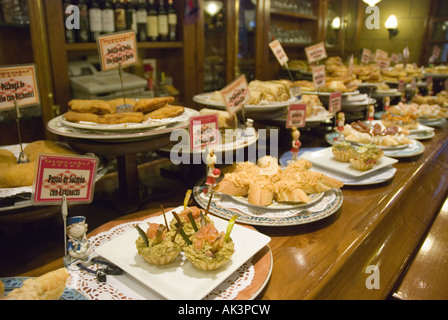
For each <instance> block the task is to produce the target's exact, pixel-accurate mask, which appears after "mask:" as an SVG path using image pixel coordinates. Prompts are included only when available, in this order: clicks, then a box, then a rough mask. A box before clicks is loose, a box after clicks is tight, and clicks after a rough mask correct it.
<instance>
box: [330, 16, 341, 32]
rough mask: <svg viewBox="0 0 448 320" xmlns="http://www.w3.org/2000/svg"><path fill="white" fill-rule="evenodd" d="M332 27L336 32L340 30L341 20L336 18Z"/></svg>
mask: <svg viewBox="0 0 448 320" xmlns="http://www.w3.org/2000/svg"><path fill="white" fill-rule="evenodd" d="M331 27H332V28H333V29H334V30H339V29H340V28H341V18H339V17H336V18H334V19H333V21H332V22H331Z"/></svg>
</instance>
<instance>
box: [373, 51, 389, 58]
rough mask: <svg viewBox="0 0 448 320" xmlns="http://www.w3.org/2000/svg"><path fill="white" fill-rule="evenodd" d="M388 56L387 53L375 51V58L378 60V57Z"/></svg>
mask: <svg viewBox="0 0 448 320" xmlns="http://www.w3.org/2000/svg"><path fill="white" fill-rule="evenodd" d="M388 56H389V53H388V52H387V51H384V50H381V49H376V50H375V58H376V59H377V60H378V57H383V58H387V57H388Z"/></svg>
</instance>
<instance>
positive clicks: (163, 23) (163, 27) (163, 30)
mask: <svg viewBox="0 0 448 320" xmlns="http://www.w3.org/2000/svg"><path fill="white" fill-rule="evenodd" d="M157 22H158V23H157V25H158V28H159V41H168V11H167V10H166V7H165V1H164V0H159V11H158V15H157Z"/></svg>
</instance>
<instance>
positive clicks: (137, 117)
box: [98, 112, 144, 124]
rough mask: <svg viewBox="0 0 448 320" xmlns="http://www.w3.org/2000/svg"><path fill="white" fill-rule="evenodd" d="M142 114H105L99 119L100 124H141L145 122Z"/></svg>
mask: <svg viewBox="0 0 448 320" xmlns="http://www.w3.org/2000/svg"><path fill="white" fill-rule="evenodd" d="M143 118H144V116H143V113H141V112H121V113H113V114H105V115H103V116H101V117H100V118H99V122H98V123H100V124H122V123H140V122H142V121H143Z"/></svg>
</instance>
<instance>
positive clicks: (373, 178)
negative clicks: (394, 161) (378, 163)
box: [279, 147, 397, 186]
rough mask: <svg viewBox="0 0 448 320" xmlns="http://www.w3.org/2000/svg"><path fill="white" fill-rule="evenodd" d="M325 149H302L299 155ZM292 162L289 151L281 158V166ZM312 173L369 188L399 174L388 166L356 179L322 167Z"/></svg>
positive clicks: (350, 184)
mask: <svg viewBox="0 0 448 320" xmlns="http://www.w3.org/2000/svg"><path fill="white" fill-rule="evenodd" d="M322 149H323V148H321V147H318V148H301V149H300V151H299V154H298V157H299V158H300V155H301V154H302V153H304V152H313V151H319V150H322ZM291 160H292V153H291V151H287V152H285V153H284V154H282V155H281V157H280V160H279V162H280V164H281V165H282V166H285V167H286V166H287V165H288V164H289V162H290V161H291ZM310 171H317V172H320V173H323V174H325V175H327V176H329V177H331V178H334V179H337V180H339V181H341V182H342V183H344V186H369V185H375V184H379V183H383V182H386V181H388V180H390V179H392V178H393V177H394V176H395V173H396V172H397V169H396V168H394V167H393V166H387V167H384V168H381V169H379V170H377V171H374V172H372V173H369V174H367V175H363V176H360V177H354V176H351V175H344V174H341V173H339V172H335V171H331V170H327V169H326V168H323V167H320V166H313V167H312V168H311V169H310Z"/></svg>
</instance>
